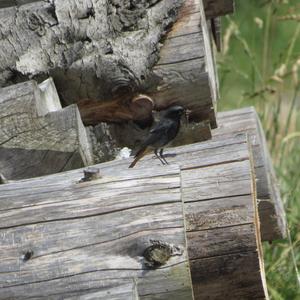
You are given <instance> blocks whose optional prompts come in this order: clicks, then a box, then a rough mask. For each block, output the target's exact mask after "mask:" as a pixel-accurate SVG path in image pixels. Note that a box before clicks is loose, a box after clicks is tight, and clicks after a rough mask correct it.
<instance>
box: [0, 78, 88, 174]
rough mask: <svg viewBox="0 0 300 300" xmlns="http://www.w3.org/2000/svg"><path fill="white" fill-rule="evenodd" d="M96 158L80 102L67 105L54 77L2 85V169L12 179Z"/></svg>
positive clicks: (0, 128)
mask: <svg viewBox="0 0 300 300" xmlns="http://www.w3.org/2000/svg"><path fill="white" fill-rule="evenodd" d="M92 162H93V158H92V151H91V148H90V144H89V141H88V139H87V135H86V131H85V128H84V126H83V124H82V122H81V118H80V115H79V111H78V109H77V107H76V105H72V106H69V107H66V108H64V109H62V107H61V104H60V102H59V98H58V95H57V92H56V89H55V86H54V84H53V81H52V79H51V78H50V79H48V80H46V81H44V82H43V83H41V84H40V85H37V83H36V82H35V81H28V82H25V83H20V84H17V85H13V86H10V87H6V88H3V89H0V169H1V172H2V173H3V175H4V176H5V177H7V178H8V179H21V178H28V177H35V176H41V175H46V174H51V173H56V172H61V171H66V170H70V169H74V168H79V167H82V166H84V165H88V164H91V163H92Z"/></svg>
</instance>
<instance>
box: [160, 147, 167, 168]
mask: <svg viewBox="0 0 300 300" xmlns="http://www.w3.org/2000/svg"><path fill="white" fill-rule="evenodd" d="M163 152H164V148H161V149H160V151H159V155H160V157H161V159H162V160H163V161H164V162H165V163H166V164H167V165H168V164H169V163H168V162H167V160H166V159H165V157H164V155H163Z"/></svg>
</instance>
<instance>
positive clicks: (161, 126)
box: [129, 119, 173, 168]
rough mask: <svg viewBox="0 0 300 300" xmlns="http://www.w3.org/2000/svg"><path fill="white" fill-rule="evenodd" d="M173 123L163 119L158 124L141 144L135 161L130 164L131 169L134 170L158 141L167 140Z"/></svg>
mask: <svg viewBox="0 0 300 300" xmlns="http://www.w3.org/2000/svg"><path fill="white" fill-rule="evenodd" d="M172 126H173V121H172V120H169V119H162V120H161V121H160V122H158V123H157V124H156V125H155V126H154V127H153V128H152V129H151V130H150V132H149V135H148V137H147V138H146V139H145V141H144V142H143V143H142V144H141V147H140V149H139V150H138V151H137V153H136V154H135V156H134V158H135V159H134V161H133V162H132V163H131V164H130V166H129V168H133V167H134V166H135V165H136V163H137V162H138V161H139V160H140V159H141V158H142V157H143V156H144V155H145V153H146V150H147V147H148V146H151V145H153V144H155V143H157V142H158V141H161V140H165V139H166V136H167V134H168V131H169V130H170V129H171V128H172Z"/></svg>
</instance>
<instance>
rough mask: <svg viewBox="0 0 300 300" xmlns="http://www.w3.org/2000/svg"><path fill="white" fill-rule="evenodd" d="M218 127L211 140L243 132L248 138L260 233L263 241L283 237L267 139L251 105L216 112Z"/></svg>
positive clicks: (279, 204)
mask: <svg viewBox="0 0 300 300" xmlns="http://www.w3.org/2000/svg"><path fill="white" fill-rule="evenodd" d="M218 125H219V127H218V129H216V130H214V132H213V138H214V139H224V138H228V137H229V136H232V135H236V134H240V133H241V132H246V133H247V134H248V135H249V140H250V141H251V145H252V149H253V157H254V169H255V175H256V185H257V199H258V208H259V213H260V219H261V234H262V239H263V240H264V241H271V240H274V239H280V238H283V237H284V236H285V235H286V221H285V212H284V208H283V205H282V201H281V198H280V192H279V187H278V183H277V180H276V176H275V172H274V169H273V165H272V160H271V157H270V154H269V151H268V148H267V142H266V139H265V136H264V132H263V129H262V126H261V123H260V120H259V117H258V115H257V113H256V111H255V109H254V108H253V107H249V108H243V109H239V110H234V111H229V112H222V113H219V114H218Z"/></svg>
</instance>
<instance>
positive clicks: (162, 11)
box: [0, 0, 218, 127]
mask: <svg viewBox="0 0 300 300" xmlns="http://www.w3.org/2000/svg"><path fill="white" fill-rule="evenodd" d="M182 3H184V7H183V8H182V9H181V15H180V17H179V18H180V20H179V21H176V20H177V12H178V10H179V9H180V7H181V5H182ZM191 7H192V10H190V8H191ZM200 16H201V17H200ZM0 19H1V20H3V24H5V26H4V27H3V28H2V29H0V35H2V36H3V39H1V41H0V46H1V47H0V84H1V85H2V86H4V85H7V84H11V83H12V82H13V83H14V82H16V81H18V80H24V78H26V77H30V78H32V77H33V78H37V79H40V78H42V77H44V74H50V75H51V76H52V77H53V78H54V80H55V82H56V84H57V89H58V91H59V94H60V96H61V99H62V101H63V103H64V104H72V103H76V102H80V103H85V101H91V100H95V101H96V102H95V103H96V104H97V103H99V105H101V104H103V103H106V102H107V101H109V102H113V103H115V102H114V101H115V100H116V99H118V101H117V102H116V103H117V104H118V105H119V107H120V109H119V110H120V112H123V111H124V109H125V110H126V107H127V105H124V104H126V103H127V102H130V100H131V99H132V98H133V97H134V96H135V95H136V94H138V93H141V92H147V93H149V94H151V95H152V96H153V97H154V100H155V103H156V109H158V110H160V109H162V108H164V107H167V106H169V105H171V104H172V103H174V102H176V103H177V104H182V105H183V106H185V107H190V108H192V109H193V115H192V118H194V119H195V120H198V121H206V120H209V121H210V122H211V126H212V127H215V114H214V109H213V101H214V100H215V99H216V98H217V97H218V91H217V90H216V89H217V85H216V82H217V79H216V76H217V75H216V72H215V69H214V65H213V63H212V61H213V58H212V56H213V53H212V51H211V49H210V43H209V33H208V30H207V26H206V22H205V16H204V11H203V7H202V1H200V0H188V1H183V0H166V1H159V0H154V1H145V0H139V1H137V2H134V3H132V2H130V1H104V0H101V1H95V0H90V1H85V2H81V1H77V0H68V1H64V0H57V1H55V2H51V3H48V2H47V3H45V2H41V1H40V2H36V3H31V4H30V3H29V4H27V5H22V6H20V7H19V8H18V9H16V8H15V7H11V8H7V9H2V10H0ZM201 19H202V21H201ZM16 20H17V21H16ZM175 21H176V23H175ZM200 21H201V22H200ZM173 23H175V25H174V26H173V28H172V29H171V32H170V33H169V35H168V36H167V37H165V35H166V32H167V30H169V28H170V26H171V25H172V24H173ZM190 25H192V27H190ZM194 25H196V27H197V30H196V31H190V32H189V33H188V34H186V35H182V33H183V32H185V31H189V29H193V28H195V26H194ZM11 28H13V30H11ZM14 45H16V46H14ZM136 45H138V47H136ZM162 45H163V47H162ZM161 47H162V49H161ZM8 54H9V55H8ZM33 58H34V59H33ZM89 103H90V102H89ZM79 109H80V111H81V112H82V115H83V116H84V118H83V122H85V117H86V119H87V122H88V123H87V124H95V123H100V122H106V121H107V120H106V119H107V118H108V117H109V112H108V113H107V114H106V113H100V112H98V114H96V113H93V112H92V113H91V112H89V113H88V114H87V112H86V111H85V110H86V109H88V108H87V106H86V105H80V106H79ZM103 109H104V108H103ZM106 109H108V108H107V107H106ZM100 111H102V112H103V110H100ZM117 111H118V109H117ZM117 115H118V118H119V117H120V116H121V117H124V119H125V120H124V121H128V120H131V118H133V119H134V118H135V116H132V114H130V113H128V114H127V113H126V112H125V113H120V114H117ZM138 117H139V116H137V118H138ZM91 118H94V119H92V120H91ZM99 118H100V119H99ZM101 118H104V119H101ZM116 119H117V117H116ZM116 121H117V120H116ZM118 121H119V119H118Z"/></svg>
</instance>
